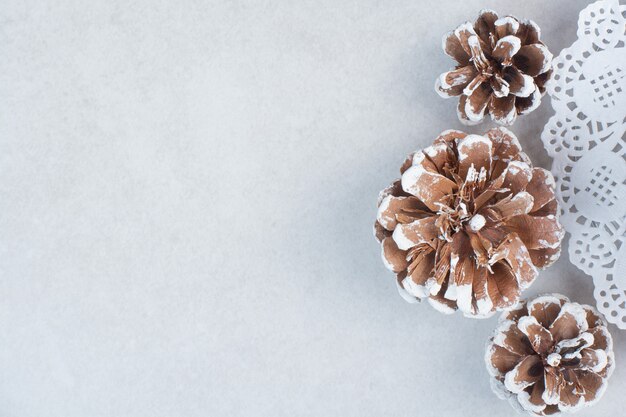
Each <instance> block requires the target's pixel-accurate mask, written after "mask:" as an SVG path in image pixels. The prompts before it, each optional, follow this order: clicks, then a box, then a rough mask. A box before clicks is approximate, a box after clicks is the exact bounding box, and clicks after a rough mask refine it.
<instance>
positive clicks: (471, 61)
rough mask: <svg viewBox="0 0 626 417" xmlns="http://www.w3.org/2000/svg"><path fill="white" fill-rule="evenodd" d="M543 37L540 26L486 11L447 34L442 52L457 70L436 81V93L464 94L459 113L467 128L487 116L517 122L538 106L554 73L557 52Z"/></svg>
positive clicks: (444, 95) (445, 94) (445, 95)
mask: <svg viewBox="0 0 626 417" xmlns="http://www.w3.org/2000/svg"><path fill="white" fill-rule="evenodd" d="M539 38H540V31H539V27H538V26H537V24H536V23H535V22H533V21H531V20H523V21H520V20H518V19H516V18H514V17H512V16H506V17H502V18H498V15H497V14H496V13H495V12H494V11H491V10H483V11H482V12H481V13H480V16H479V17H478V19H477V20H476V22H475V23H474V24H471V23H470V22H466V23H464V24H462V25H461V26H459V27H458V28H456V30H454V31H453V32H450V33H448V34H446V35H445V36H444V38H443V49H444V51H445V52H446V54H447V55H449V56H450V57H452V58H453V59H454V60H455V61H457V66H456V68H454V69H453V70H451V71H449V72H446V73H444V74H441V76H440V77H439V78H438V79H437V84H436V90H437V92H438V93H439V95H441V96H442V97H444V98H448V97H457V96H460V101H459V107H458V115H459V119H460V120H461V122H463V123H465V124H476V123H480V122H481V121H482V120H483V118H484V117H485V115H486V114H490V115H491V118H492V119H493V120H494V121H495V122H497V123H499V124H502V125H511V124H513V122H515V119H516V118H517V116H518V115H522V114H526V113H530V112H531V111H533V110H534V109H536V108H537V107H538V106H539V104H540V102H541V96H542V95H543V94H544V93H545V88H544V85H545V83H546V81H547V80H548V79H549V78H550V75H551V73H552V71H551V66H552V54H551V53H550V51H548V48H546V46H545V45H544V44H543V42H541V41H540V39H539Z"/></svg>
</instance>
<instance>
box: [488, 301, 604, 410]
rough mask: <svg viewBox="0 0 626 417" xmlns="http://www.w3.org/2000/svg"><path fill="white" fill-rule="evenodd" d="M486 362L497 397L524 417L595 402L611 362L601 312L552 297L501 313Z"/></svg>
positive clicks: (580, 406) (601, 391) (572, 408)
mask: <svg viewBox="0 0 626 417" xmlns="http://www.w3.org/2000/svg"><path fill="white" fill-rule="evenodd" d="M485 362H486V364H487V369H488V370H489V373H490V374H491V376H493V378H492V380H491V381H492V388H493V389H494V392H495V393H496V394H498V396H500V397H501V398H508V399H509V400H510V401H511V404H512V405H513V406H514V407H516V408H518V409H519V408H521V409H523V410H524V411H526V412H527V413H528V414H531V415H538V416H546V415H552V414H557V413H559V412H561V411H563V412H574V411H577V410H579V409H580V408H582V407H584V406H590V405H592V404H594V403H595V402H597V401H598V400H599V399H600V397H601V396H602V394H604V390H605V388H606V383H607V380H608V378H609V377H610V376H611V373H612V372H613V369H614V362H615V359H614V356H613V342H612V339H611V335H610V334H609V331H608V329H607V327H606V322H605V321H604V319H602V318H601V317H600V314H599V313H598V312H597V311H596V310H595V309H594V308H593V307H590V306H587V305H580V304H577V303H572V302H570V301H569V300H568V299H567V297H564V296H562V295H558V294H551V295H543V296H540V297H537V298H535V299H534V300H532V301H529V302H528V304H527V305H526V304H523V305H521V306H520V307H519V308H517V309H516V310H513V311H511V312H506V313H503V314H502V317H501V318H500V325H499V326H498V328H497V329H496V331H495V332H494V336H493V338H492V339H491V341H490V343H489V344H488V345H487V352H486V355H485Z"/></svg>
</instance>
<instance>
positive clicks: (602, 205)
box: [541, 0, 626, 329]
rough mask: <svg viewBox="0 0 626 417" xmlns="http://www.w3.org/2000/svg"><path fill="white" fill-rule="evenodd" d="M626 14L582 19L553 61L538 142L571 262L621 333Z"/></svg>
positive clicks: (606, 3)
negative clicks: (547, 113) (547, 110)
mask: <svg viewBox="0 0 626 417" xmlns="http://www.w3.org/2000/svg"><path fill="white" fill-rule="evenodd" d="M625 16H626V6H624V5H620V4H619V2H618V1H617V0H603V1H598V2H596V3H593V4H591V5H589V6H588V7H587V8H585V9H584V10H583V11H582V12H581V13H580V18H579V20H578V40H577V41H576V42H574V44H573V45H572V46H570V47H569V48H566V49H564V50H563V51H561V53H560V55H559V56H558V57H557V58H555V59H554V62H553V63H554V75H553V78H552V80H551V81H550V82H549V83H548V85H547V90H548V93H549V94H550V95H551V96H552V107H553V108H554V110H555V111H556V114H555V115H554V116H553V117H552V118H551V119H550V121H549V122H548V124H547V125H546V127H545V128H544V131H543V133H542V135H541V138H542V140H543V143H544V146H545V147H546V149H547V151H548V153H549V154H550V156H552V157H553V158H554V162H553V164H552V173H553V174H554V177H555V178H556V181H557V197H558V199H559V201H560V203H561V207H562V216H561V221H562V223H563V225H564V226H565V229H566V230H567V231H568V232H569V233H570V241H569V255H570V260H571V261H572V263H573V264H574V265H576V266H577V267H578V268H580V269H582V270H583V271H585V272H586V273H587V274H589V275H591V276H592V277H593V281H594V286H595V290H594V295H595V298H596V301H597V304H598V309H599V310H600V311H602V312H603V313H604V315H605V316H606V318H607V320H609V321H610V322H612V323H615V324H616V325H617V326H618V327H619V328H621V329H626V236H625V235H626V130H625V128H626V47H625V43H626V19H625Z"/></svg>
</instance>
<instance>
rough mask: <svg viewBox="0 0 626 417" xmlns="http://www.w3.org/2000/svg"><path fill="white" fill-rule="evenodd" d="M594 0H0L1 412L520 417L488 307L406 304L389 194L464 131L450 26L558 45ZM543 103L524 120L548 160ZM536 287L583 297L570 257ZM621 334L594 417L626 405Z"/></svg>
mask: <svg viewBox="0 0 626 417" xmlns="http://www.w3.org/2000/svg"><path fill="white" fill-rule="evenodd" d="M585 5H586V2H585V1H581V0H560V1H555V0H551V1H545V0H524V1H520V0H515V1H512V0H506V1H504V0H499V1H495V0H491V1H485V0H481V1H478V0H465V1H462V2H461V1H452V0H439V1H436V2H426V1H417V0H397V1H373V0H364V1H360V2H357V1H337V0H319V1H288V0H281V1H278V0H274V1H250V2H247V3H246V2H236V1H225V0H224V1H218V2H203V1H174V0H170V1H156V0H154V1H148V0H145V1H129V2H126V1H83V0H75V1H65V0H57V1H43V0H38V1H25V0H1V2H0V231H1V233H0V341H1V342H0V375H1V376H0V415H1V416H3V417H12V416H16V417H17V416H19V417H29V416H46V417H55V416H59V417H74V416H76V417H85V416H89V417H92V416H93V417H95V416H148V417H151V416H163V417H172V416H273V417H274V416H342V417H345V416H359V417H368V416H420V417H429V416H433V417H434V416H437V417H439V416H446V417H455V416H459V417H460V416H485V415H489V416H498V417H502V416H510V415H513V414H514V412H513V411H512V410H511V409H510V408H509V406H508V404H507V403H506V402H503V401H500V400H498V399H497V398H496V397H495V396H494V395H493V394H492V393H491V391H490V389H489V383H488V376H487V372H486V371H485V369H484V365H483V347H484V343H485V340H486V339H487V337H488V336H489V334H490V333H491V331H492V329H493V327H494V326H495V322H496V319H495V318H492V319H490V320H485V321H475V320H469V319H465V318H463V317H461V316H460V315H454V316H444V315H441V314H439V313H437V312H435V311H434V310H433V309H432V308H431V307H430V306H428V304H421V305H409V304H407V303H405V302H404V301H403V300H402V299H401V298H400V297H399V296H398V294H397V293H396V289H395V284H394V279H393V277H392V276H391V274H390V273H388V272H387V271H386V270H385V269H384V267H383V265H382V263H381V261H380V259H379V248H378V245H377V243H376V242H375V241H374V239H373V238H372V233H371V226H372V222H373V218H374V213H375V201H376V197H377V194H378V191H379V190H380V189H381V188H383V187H384V186H386V185H387V184H388V183H389V182H390V181H391V180H392V179H393V178H394V177H396V176H397V173H398V172H397V169H398V167H399V165H400V163H401V162H402V160H403V158H404V156H405V155H406V154H407V153H409V152H410V151H412V150H414V149H416V148H419V147H422V146H425V145H426V144H428V143H429V142H431V141H432V139H433V138H434V137H435V136H436V135H437V134H438V133H439V132H440V131H442V130H444V129H447V128H459V127H460V124H459V123H458V121H457V120H456V116H455V113H454V109H455V102H454V100H448V101H445V100H442V99H440V98H439V97H438V96H437V95H436V94H435V92H434V91H433V84H434V80H435V77H436V76H437V75H438V74H439V73H440V72H442V71H444V70H446V69H447V68H448V67H450V66H451V64H452V62H451V60H450V59H449V58H447V57H445V56H444V55H443V53H442V52H441V50H440V39H441V35H442V34H443V33H444V32H445V31H447V30H450V29H452V28H454V27H455V26H456V25H457V24H458V23H460V22H462V21H463V20H466V19H470V18H472V19H473V18H474V17H475V15H476V13H477V12H478V10H479V9H481V8H483V7H492V8H495V9H497V10H498V11H500V12H501V13H511V14H515V15H518V16H520V17H529V18H533V19H535V20H536V21H537V22H538V23H539V24H540V25H541V26H542V27H543V33H544V38H545V40H546V42H547V43H548V44H549V45H550V47H551V49H552V50H553V52H555V53H556V52H558V51H559V50H560V49H561V48H563V47H565V46H567V45H569V44H570V43H571V42H572V41H573V40H574V39H575V32H576V19H577V14H578V11H579V10H580V9H582V8H583V7H584V6H585ZM551 112H552V111H551V109H550V105H549V103H548V102H547V100H546V101H544V103H543V104H542V106H541V108H540V109H539V110H537V111H536V112H535V113H534V114H532V115H531V116H528V117H526V118H524V119H522V120H520V121H519V122H518V123H517V125H516V126H515V127H514V128H513V130H514V131H515V132H516V133H517V134H518V135H519V136H520V139H521V142H522V144H523V145H524V146H525V148H526V150H527V152H528V153H529V154H530V156H531V157H532V159H533V160H534V162H535V163H536V164H537V165H541V166H544V167H548V166H549V163H550V161H549V159H548V157H547V155H546V153H545V152H544V150H543V148H542V146H541V143H540V140H539V134H540V132H541V130H542V126H543V124H544V123H545V122H546V120H547V119H548V117H549V115H550V114H551ZM488 127H489V126H488V125H487V126H483V127H478V128H471V129H470V131H472V132H480V131H483V130H486V129H487V128H488ZM546 291H562V292H563V293H565V294H566V295H568V296H570V297H572V298H573V299H575V300H577V301H581V302H587V303H592V302H593V298H592V285H591V280H590V278H588V277H586V276H585V275H584V274H583V273H582V272H581V271H579V270H577V269H576V268H574V267H573V266H572V265H571V264H570V263H569V262H568V260H567V256H564V257H562V258H561V260H560V261H559V262H558V263H557V264H556V265H555V266H554V267H552V268H551V269H549V270H547V271H545V272H543V273H542V274H541V277H540V279H539V280H538V281H537V282H536V284H535V285H534V286H533V287H532V288H531V289H530V290H529V291H528V292H527V294H528V295H534V294H536V293H539V292H546ZM611 330H612V331H613V334H614V337H615V341H616V346H615V348H616V357H617V361H618V366H617V370H616V372H615V374H614V376H613V378H612V380H611V383H610V385H609V388H608V391H607V392H606V395H605V397H604V399H603V401H602V402H600V403H599V404H598V405H597V406H596V407H594V408H593V409H590V410H589V411H585V412H582V413H580V415H584V416H587V417H593V416H610V415H611V416H617V415H623V412H624V407H625V405H626V401H625V400H624V394H623V393H624V392H625V391H626V371H624V366H623V362H626V332H620V331H618V330H617V328H615V327H614V326H611Z"/></svg>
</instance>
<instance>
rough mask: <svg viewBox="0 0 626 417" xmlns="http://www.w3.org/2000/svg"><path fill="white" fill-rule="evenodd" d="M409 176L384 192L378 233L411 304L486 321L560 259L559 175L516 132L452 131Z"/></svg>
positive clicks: (423, 154) (415, 162)
mask: <svg viewBox="0 0 626 417" xmlns="http://www.w3.org/2000/svg"><path fill="white" fill-rule="evenodd" d="M400 172H401V174H402V178H401V180H397V181H396V182H394V183H393V184H391V186H389V187H388V188H386V189H385V190H383V191H382V192H381V194H380V197H379V201H378V214H377V220H376V223H375V233H376V237H377V238H378V240H379V241H380V242H381V243H382V257H383V261H384V263H385V265H386V266H387V267H388V268H389V269H390V270H392V271H393V272H395V273H396V274H397V282H398V287H399V289H400V292H401V294H402V295H403V296H404V297H405V298H406V299H407V300H410V301H415V300H416V299H422V298H428V300H429V302H430V303H431V304H432V305H433V306H435V307H437V308H438V309H439V310H440V311H443V312H448V313H451V312H453V311H454V310H456V309H457V308H459V309H460V310H461V311H463V313H464V314H465V315H468V316H472V317H486V316H489V315H491V314H493V313H494V312H495V311H496V310H502V309H506V308H509V307H511V306H513V305H515V304H516V303H517V302H518V301H519V298H520V292H521V290H523V289H525V288H526V287H528V286H529V285H530V284H531V283H532V282H533V281H534V279H535V277H536V276H537V269H536V267H545V266H548V265H550V264H552V263H553V262H554V261H555V260H556V259H557V258H558V256H559V253H560V243H561V239H562V238H563V229H562V228H561V225H560V224H559V222H558V218H557V210H558V205H557V202H556V200H555V196H554V179H553V177H552V174H550V172H548V171H546V170H545V169H543V168H533V167H532V165H531V163H530V160H529V159H528V157H527V156H526V154H524V153H523V152H522V150H521V147H520V144H519V142H518V141H517V138H516V137H515V136H514V135H513V133H511V132H510V131H508V130H506V129H504V128H498V129H492V130H490V131H489V132H487V133H486V134H485V136H479V135H467V134H465V133H463V132H459V131H454V130H451V131H446V132H444V133H442V134H441V136H439V137H438V138H437V139H436V140H435V142H434V143H433V145H431V146H429V147H427V148H426V149H424V150H422V151H418V152H416V153H414V154H412V155H410V156H409V158H408V159H407V160H406V161H405V163H404V165H403V166H402V168H401V170H400Z"/></svg>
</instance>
